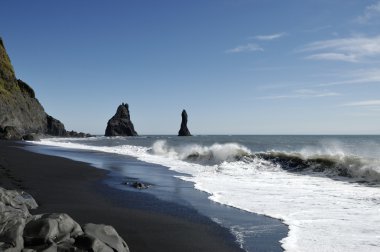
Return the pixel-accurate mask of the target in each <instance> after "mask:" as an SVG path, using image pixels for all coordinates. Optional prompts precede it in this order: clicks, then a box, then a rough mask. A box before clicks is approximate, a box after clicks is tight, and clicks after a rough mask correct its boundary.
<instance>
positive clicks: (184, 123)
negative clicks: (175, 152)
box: [178, 110, 191, 136]
mask: <svg viewBox="0 0 380 252" xmlns="http://www.w3.org/2000/svg"><path fill="white" fill-rule="evenodd" d="M181 116H182V122H181V128H180V129H179V131H178V136H191V133H190V131H189V129H188V128H187V113H186V110H182V114H181Z"/></svg>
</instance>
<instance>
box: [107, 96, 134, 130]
mask: <svg viewBox="0 0 380 252" xmlns="http://www.w3.org/2000/svg"><path fill="white" fill-rule="evenodd" d="M105 135H106V136H137V132H136V131H135V129H134V127H133V123H132V121H131V117H130V114H129V108H128V104H127V103H125V104H124V103H122V104H121V105H119V107H118V108H117V111H116V114H115V115H114V116H113V117H112V118H111V119H110V120H109V121H108V123H107V128H106V132H105Z"/></svg>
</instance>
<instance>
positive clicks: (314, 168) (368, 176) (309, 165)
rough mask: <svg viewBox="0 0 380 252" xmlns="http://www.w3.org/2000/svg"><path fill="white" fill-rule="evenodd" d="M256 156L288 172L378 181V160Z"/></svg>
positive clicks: (260, 154)
mask: <svg viewBox="0 0 380 252" xmlns="http://www.w3.org/2000/svg"><path fill="white" fill-rule="evenodd" d="M254 156H255V157H256V158H260V159H263V160H266V161H270V162H271V163H273V164H275V165H279V166H280V167H281V168H282V169H284V170H286V171H289V172H315V173H319V172H320V173H324V174H325V175H328V176H342V177H348V178H355V179H362V180H365V181H368V182H380V160H377V159H373V158H363V157H359V156H355V155H331V154H330V155H329V154H315V155H309V156H304V155H303V154H301V153H297V152H295V153H287V152H265V153H256V154H254Z"/></svg>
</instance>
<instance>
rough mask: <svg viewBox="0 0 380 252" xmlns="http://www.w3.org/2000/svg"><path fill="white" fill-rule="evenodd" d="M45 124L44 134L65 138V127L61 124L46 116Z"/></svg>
mask: <svg viewBox="0 0 380 252" xmlns="http://www.w3.org/2000/svg"><path fill="white" fill-rule="evenodd" d="M46 122H47V127H46V134H48V135H52V136H66V130H65V125H63V123H61V122H60V121H59V120H57V119H55V118H54V117H52V116H49V115H48V114H46Z"/></svg>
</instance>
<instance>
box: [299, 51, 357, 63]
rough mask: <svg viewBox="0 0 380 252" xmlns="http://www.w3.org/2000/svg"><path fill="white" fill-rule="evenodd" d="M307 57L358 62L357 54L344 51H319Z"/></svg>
mask: <svg viewBox="0 0 380 252" xmlns="http://www.w3.org/2000/svg"><path fill="white" fill-rule="evenodd" d="M305 59H310V60H333V61H346V62H357V61H358V59H357V58H356V55H353V54H344V53H317V54H312V55H309V56H307V57H306V58H305Z"/></svg>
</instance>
